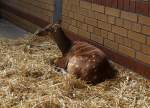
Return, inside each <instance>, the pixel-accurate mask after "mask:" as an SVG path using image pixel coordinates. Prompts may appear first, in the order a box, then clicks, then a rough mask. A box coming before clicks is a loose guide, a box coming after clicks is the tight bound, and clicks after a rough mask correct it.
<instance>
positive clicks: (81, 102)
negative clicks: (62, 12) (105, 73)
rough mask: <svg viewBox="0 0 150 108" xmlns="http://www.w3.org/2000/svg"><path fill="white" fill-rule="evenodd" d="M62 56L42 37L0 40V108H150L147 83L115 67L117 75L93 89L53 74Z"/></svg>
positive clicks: (48, 39) (134, 74)
mask: <svg viewBox="0 0 150 108" xmlns="http://www.w3.org/2000/svg"><path fill="white" fill-rule="evenodd" d="M58 56H61V53H60V51H59V49H58V47H57V46H56V44H55V43H54V42H53V41H52V40H51V39H50V38H49V36H45V37H33V36H29V37H25V38H22V39H17V40H10V39H1V40H0V60H1V62H0V108H149V107H150V81H149V80H148V79H146V78H143V77H142V76H140V75H138V74H136V73H134V72H132V71H131V70H129V69H126V68H124V67H122V66H120V65H118V64H116V63H113V64H112V65H114V67H115V68H116V69H117V70H118V75H117V77H116V78H114V79H112V80H108V81H105V82H102V83H100V84H98V85H96V86H92V85H88V84H86V83H85V82H84V81H81V80H80V79H76V78H75V77H74V76H72V75H70V74H68V75H65V76H63V75H60V74H57V73H55V72H54V71H52V65H51V60H53V59H55V58H57V57H58Z"/></svg>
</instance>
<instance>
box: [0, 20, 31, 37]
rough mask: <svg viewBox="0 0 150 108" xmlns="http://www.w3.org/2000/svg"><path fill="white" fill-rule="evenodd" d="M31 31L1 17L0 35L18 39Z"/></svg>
mask: <svg viewBox="0 0 150 108" xmlns="http://www.w3.org/2000/svg"><path fill="white" fill-rule="evenodd" d="M28 34H29V32H27V31H25V30H23V29H21V28H19V27H17V26H16V25H14V24H12V23H10V22H8V21H7V20H5V19H0V37H4V38H12V39H16V38H19V37H24V36H27V35H28Z"/></svg>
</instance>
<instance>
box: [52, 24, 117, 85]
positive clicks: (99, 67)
mask: <svg viewBox="0 0 150 108" xmlns="http://www.w3.org/2000/svg"><path fill="white" fill-rule="evenodd" d="M50 31H51V33H52V36H53V39H54V40H55V41H56V43H57V45H58V47H59V48H60V50H61V51H62V54H63V57H61V58H58V59H57V61H56V65H57V66H59V67H61V68H64V69H66V70H67V71H68V72H69V73H72V74H74V75H75V76H76V77H77V78H80V79H82V80H85V81H87V82H88V83H92V84H97V83H99V82H102V81H104V80H105V79H109V78H113V77H114V76H115V74H116V71H115V70H114V69H113V68H112V66H111V65H110V63H109V62H108V59H107V57H106V55H105V54H104V52H103V51H101V50H100V49H98V48H96V47H95V46H93V45H90V44H88V43H86V42H80V41H78V42H75V43H72V42H71V41H70V40H69V39H68V38H67V36H66V35H65V33H64V32H63V30H62V28H61V27H59V26H58V25H57V26H54V27H52V28H50Z"/></svg>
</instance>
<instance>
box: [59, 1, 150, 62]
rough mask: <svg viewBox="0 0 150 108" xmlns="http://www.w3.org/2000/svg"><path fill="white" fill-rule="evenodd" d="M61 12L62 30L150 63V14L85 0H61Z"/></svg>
mask: <svg viewBox="0 0 150 108" xmlns="http://www.w3.org/2000/svg"><path fill="white" fill-rule="evenodd" d="M62 14H63V16H62V20H63V27H64V28H65V29H67V30H69V31H72V32H73V33H75V34H77V35H80V36H82V37H84V38H88V39H91V40H93V41H96V42H98V43H100V44H102V45H103V46H105V47H107V48H109V49H111V50H113V51H117V52H119V53H121V54H123V55H126V56H129V57H131V58H135V59H137V60H139V61H141V62H143V63H145V64H150V17H147V16H143V15H139V14H136V13H131V12H126V11H124V10H120V9H116V8H111V7H107V6H104V5H100V4H96V3H91V2H89V1H87V0H86V1H85V0H63V12H62Z"/></svg>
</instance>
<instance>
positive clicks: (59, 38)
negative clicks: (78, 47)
mask: <svg viewBox="0 0 150 108" xmlns="http://www.w3.org/2000/svg"><path fill="white" fill-rule="evenodd" d="M54 40H55V42H56V43H57V45H58V47H59V49H60V50H61V52H62V54H63V55H65V54H66V53H68V52H69V50H70V49H71V47H72V42H71V40H70V39H69V38H68V37H67V36H66V35H65V33H64V31H63V30H62V29H61V28H60V29H58V30H57V31H56V32H54Z"/></svg>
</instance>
